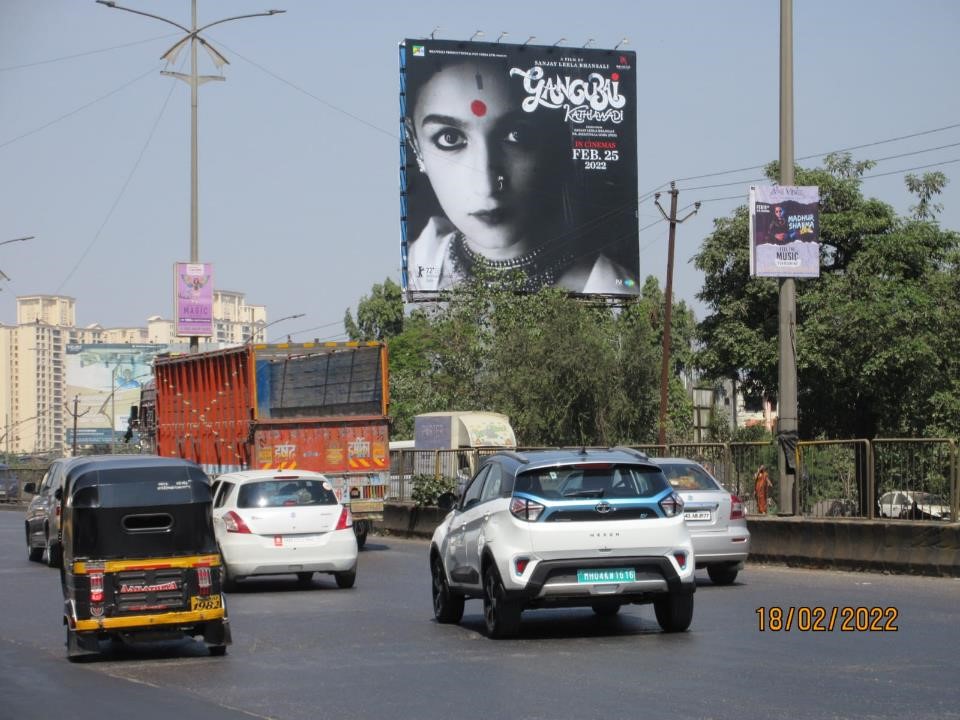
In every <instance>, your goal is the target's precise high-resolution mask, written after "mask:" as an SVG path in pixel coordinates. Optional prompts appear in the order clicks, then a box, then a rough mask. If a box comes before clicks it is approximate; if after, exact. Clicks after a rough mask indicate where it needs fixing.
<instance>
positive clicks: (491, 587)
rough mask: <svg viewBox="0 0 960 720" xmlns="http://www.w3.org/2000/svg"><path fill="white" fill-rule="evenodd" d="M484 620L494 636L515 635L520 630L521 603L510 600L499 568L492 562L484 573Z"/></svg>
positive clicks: (498, 637) (490, 634) (491, 635)
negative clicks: (498, 570)
mask: <svg viewBox="0 0 960 720" xmlns="http://www.w3.org/2000/svg"><path fill="white" fill-rule="evenodd" d="M483 589H484V595H483V620H484V623H486V626H487V635H489V636H490V637H492V638H497V639H500V638H508V637H513V636H514V635H516V634H517V632H518V631H519V630H520V613H521V612H522V609H521V608H520V605H519V603H517V602H515V601H512V600H508V599H507V597H506V592H505V591H504V589H503V582H501V580H500V574H499V573H498V572H497V568H496V567H495V566H494V565H493V563H490V565H488V566H487V570H486V572H484V574H483Z"/></svg>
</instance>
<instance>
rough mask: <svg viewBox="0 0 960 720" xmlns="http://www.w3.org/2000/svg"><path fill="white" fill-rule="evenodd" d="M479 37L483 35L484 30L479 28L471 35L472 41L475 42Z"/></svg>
mask: <svg viewBox="0 0 960 720" xmlns="http://www.w3.org/2000/svg"><path fill="white" fill-rule="evenodd" d="M477 37H483V30H477V31H476V32H475V33H474V34H473V35H471V36H470V42H473V41H474V39H476V38H477Z"/></svg>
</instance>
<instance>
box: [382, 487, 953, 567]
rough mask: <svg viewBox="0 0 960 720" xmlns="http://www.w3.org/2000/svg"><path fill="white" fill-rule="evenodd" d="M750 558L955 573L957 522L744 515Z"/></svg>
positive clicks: (397, 520) (403, 531) (392, 523)
mask: <svg viewBox="0 0 960 720" xmlns="http://www.w3.org/2000/svg"><path fill="white" fill-rule="evenodd" d="M445 516H446V513H445V512H443V511H442V510H440V509H438V508H435V507H417V506H416V505H414V504H413V503H386V505H385V507H384V512H383V522H381V523H378V524H377V530H379V531H382V532H386V533H387V534H393V535H402V536H404V537H422V538H429V537H430V536H431V535H432V534H433V531H434V529H435V528H436V527H437V525H439V524H440V523H441V522H442V521H443V518H444V517H445ZM747 526H748V527H749V528H750V559H751V560H758V561H766V562H782V563H786V564H787V565H790V566H796V567H818V568H837V569H843V570H872V571H880V572H892V573H905V574H912V575H934V576H947V577H960V523H938V522H921V521H909V520H892V521H881V520H847V519H833V518H831V519H812V518H811V519H808V518H776V517H757V518H748V519H747Z"/></svg>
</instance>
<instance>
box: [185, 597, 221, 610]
mask: <svg viewBox="0 0 960 720" xmlns="http://www.w3.org/2000/svg"><path fill="white" fill-rule="evenodd" d="M219 608H220V596H219V595H211V596H210V597H196V596H194V597H192V598H190V609H191V610H217V609H219Z"/></svg>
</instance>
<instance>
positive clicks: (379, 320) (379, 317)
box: [343, 278, 403, 340]
mask: <svg viewBox="0 0 960 720" xmlns="http://www.w3.org/2000/svg"><path fill="white" fill-rule="evenodd" d="M343 327H344V329H345V330H346V333H347V337H349V338H350V339H351V340H386V339H387V338H391V337H394V336H395V335H399V334H400V333H401V332H403V291H402V290H401V289H400V286H399V285H397V284H396V283H395V282H394V281H393V280H391V279H390V278H387V279H386V280H384V281H383V285H380V284H375V285H374V286H373V288H372V289H371V290H370V295H364V296H363V297H362V298H361V299H360V302H359V303H358V304H357V319H356V321H354V319H353V316H352V315H351V314H350V310H349V309H347V311H346V313H345V314H344V318H343Z"/></svg>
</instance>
